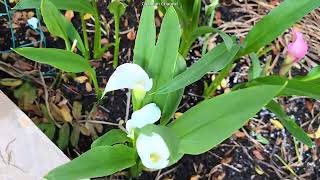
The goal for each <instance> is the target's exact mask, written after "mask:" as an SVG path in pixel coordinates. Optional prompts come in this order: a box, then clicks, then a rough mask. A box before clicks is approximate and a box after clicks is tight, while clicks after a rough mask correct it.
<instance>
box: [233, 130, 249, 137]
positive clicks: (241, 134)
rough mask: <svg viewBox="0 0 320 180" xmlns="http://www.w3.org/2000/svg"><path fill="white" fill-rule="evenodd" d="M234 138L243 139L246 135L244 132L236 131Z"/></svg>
mask: <svg viewBox="0 0 320 180" xmlns="http://www.w3.org/2000/svg"><path fill="white" fill-rule="evenodd" d="M233 135H234V136H235V137H237V138H243V137H246V134H245V133H244V132H241V131H237V132H235V133H234V134H233Z"/></svg>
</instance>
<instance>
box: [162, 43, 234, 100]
mask: <svg viewBox="0 0 320 180" xmlns="http://www.w3.org/2000/svg"><path fill="white" fill-rule="evenodd" d="M238 50H239V46H238V45H234V46H233V47H232V48H231V50H230V51H228V50H227V48H226V46H225V44H220V45H218V46H217V47H215V48H214V49H213V50H211V51H210V52H208V53H207V54H206V55H204V56H203V57H202V58H201V59H199V60H198V62H196V63H195V64H193V65H192V66H191V67H190V68H189V69H187V70H186V71H184V72H183V73H181V74H179V75H178V76H176V77H175V78H174V79H173V80H171V81H169V82H167V83H166V84H164V85H162V86H161V87H159V89H158V90H157V91H156V93H157V94H164V93H169V92H172V91H175V90H177V89H181V88H184V87H186V86H188V85H190V84H192V83H194V82H196V81H197V80H199V79H201V77H202V76H204V75H205V74H206V73H207V72H209V71H213V72H217V71H219V70H221V69H223V68H224V67H226V66H227V65H228V64H230V63H231V62H232V61H233V60H234V57H235V55H236V54H237V52H238Z"/></svg>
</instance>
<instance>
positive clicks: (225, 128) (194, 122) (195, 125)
mask: <svg viewBox="0 0 320 180" xmlns="http://www.w3.org/2000/svg"><path fill="white" fill-rule="evenodd" d="M283 88H284V86H283V85H282V86H271V85H263V86H255V87H251V88H246V89H243V90H238V91H234V92H231V93H228V94H223V95H220V96H218V97H215V98H213V99H210V100H205V101H203V102H201V103H200V104H198V105H197V106H195V107H193V108H191V109H189V110H188V111H187V112H186V113H184V114H183V116H182V117H180V118H179V120H177V121H175V122H173V123H172V124H171V125H170V128H171V129H172V130H173V131H174V132H175V133H176V134H177V136H178V138H179V139H180V148H179V152H180V153H185V154H201V153H204V152H206V151H208V150H210V149H211V148H213V147H215V146H216V145H218V144H219V143H221V142H222V141H223V140H225V139H226V138H228V137H230V136H231V135H232V133H234V132H235V131H236V130H238V129H239V128H240V127H241V126H243V125H244V124H245V122H247V121H248V119H249V118H251V117H253V116H254V115H255V114H256V113H257V112H258V111H259V110H260V109H261V108H262V107H264V106H265V105H267V104H268V103H269V102H270V101H271V100H272V98H274V97H275V96H277V95H278V93H279V92H280V91H281V90H282V89H283ZM252 94H255V96H254V97H252ZM239 107H245V108H239Z"/></svg>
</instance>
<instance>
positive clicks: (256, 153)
mask: <svg viewBox="0 0 320 180" xmlns="http://www.w3.org/2000/svg"><path fill="white" fill-rule="evenodd" d="M252 153H253V155H254V156H255V157H256V158H257V159H259V160H264V157H263V155H262V154H261V152H260V151H258V150H254V151H252Z"/></svg>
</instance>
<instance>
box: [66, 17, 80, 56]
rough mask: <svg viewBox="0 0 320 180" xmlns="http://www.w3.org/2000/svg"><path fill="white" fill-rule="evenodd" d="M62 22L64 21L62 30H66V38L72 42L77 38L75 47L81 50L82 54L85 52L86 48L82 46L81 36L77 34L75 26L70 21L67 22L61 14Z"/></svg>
mask: <svg viewBox="0 0 320 180" xmlns="http://www.w3.org/2000/svg"><path fill="white" fill-rule="evenodd" d="M61 16H62V19H63V23H64V30H65V31H66V33H67V35H68V38H69V39H70V40H71V41H72V42H73V41H74V40H77V48H78V49H79V50H80V51H81V53H82V55H84V54H85V53H86V48H85V47H84V44H83V41H82V38H81V36H80V35H79V33H78V31H77V30H76V28H75V27H74V26H73V24H72V23H71V22H69V21H68V20H67V19H66V18H65V17H64V16H63V15H61Z"/></svg>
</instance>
